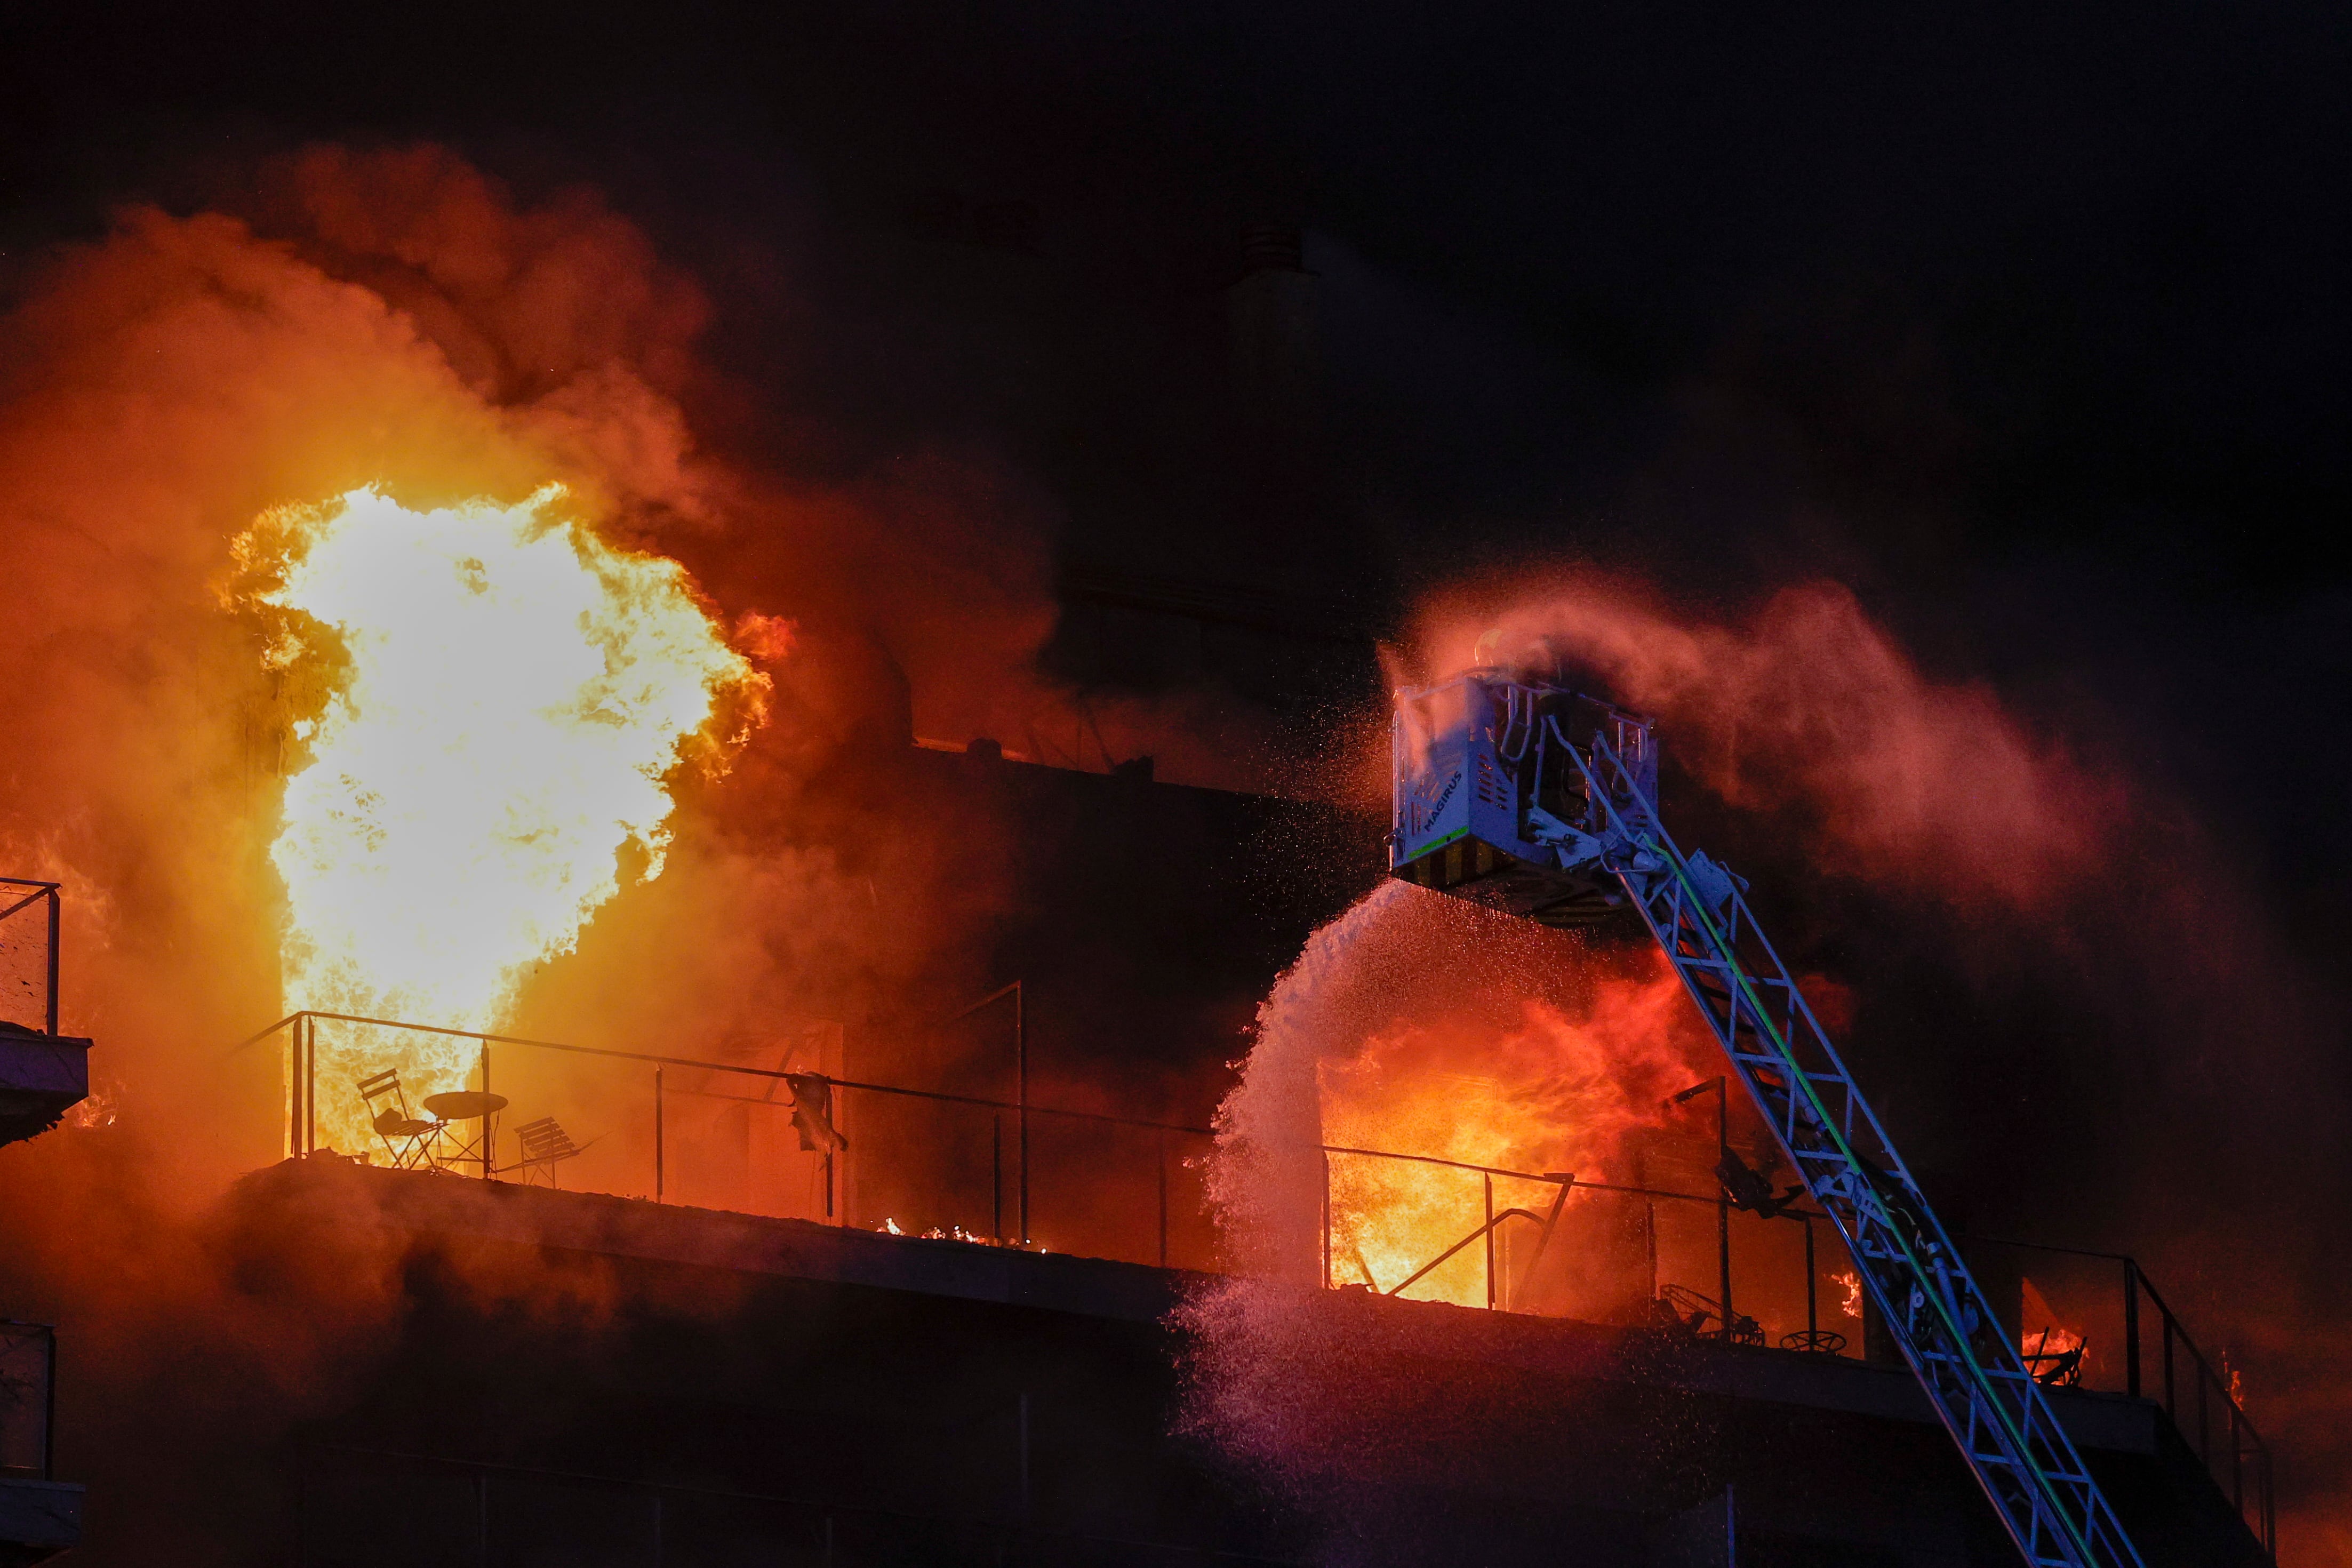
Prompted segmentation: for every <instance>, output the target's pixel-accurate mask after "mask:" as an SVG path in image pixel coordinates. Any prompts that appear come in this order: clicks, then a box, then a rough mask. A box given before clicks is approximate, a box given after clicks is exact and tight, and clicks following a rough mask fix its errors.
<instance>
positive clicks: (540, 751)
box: [236, 488, 759, 1120]
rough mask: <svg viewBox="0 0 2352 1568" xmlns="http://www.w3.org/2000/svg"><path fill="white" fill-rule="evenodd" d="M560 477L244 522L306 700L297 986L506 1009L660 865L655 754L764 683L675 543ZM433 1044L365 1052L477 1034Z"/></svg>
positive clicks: (339, 1000)
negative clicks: (605, 532)
mask: <svg viewBox="0 0 2352 1568" xmlns="http://www.w3.org/2000/svg"><path fill="white" fill-rule="evenodd" d="M561 500H562V491H561V490H560V489H553V488H550V489H544V490H541V492H539V493H538V494H536V495H534V496H532V497H530V499H529V500H526V501H524V502H522V503H521V504H520V505H515V506H500V505H498V504H495V503H493V502H489V501H471V502H467V503H466V504H464V505H460V506H455V507H446V508H442V509H439V510H432V511H423V512H419V511H412V510H408V509H407V508H405V507H403V506H401V505H399V504H398V503H397V502H395V501H394V500H391V499H389V498H388V497H386V496H384V495H383V494H381V493H379V492H378V491H376V490H373V489H361V490H354V491H352V492H351V493H350V494H348V495H346V496H343V497H341V499H340V500H335V501H332V502H330V503H328V504H327V505H325V506H321V507H316V508H299V509H288V510H279V511H275V512H271V513H269V514H268V515H266V516H264V517H263V518H262V519H260V520H259V521H257V523H256V524H255V525H254V527H253V528H252V530H251V531H248V532H247V534H246V535H245V536H244V537H243V538H241V539H240V540H238V542H237V545H236V550H237V558H238V563H239V566H240V567H241V568H242V577H241V580H240V584H239V587H240V592H239V593H238V595H236V602H237V603H238V604H239V605H241V606H243V607H245V608H247V610H249V611H252V612H254V613H255V614H257V616H259V617H260V618H261V620H262V621H263V623H264V625H265V627H266V630H267V632H268V647H267V649H266V653H265V656H264V657H265V659H266V662H267V663H268V666H269V667H270V668H271V669H272V671H273V672H275V673H276V674H277V675H278V677H279V679H280V684H281V689H282V690H284V691H285V692H287V693H289V704H288V705H289V708H290V709H291V710H292V712H291V715H290V717H291V720H292V723H291V737H292V739H291V745H290V747H289V753H290V754H289V774H290V776H289V778H288V779H287V784H286V796H285V819H284V823H283V826H282V827H281V829H280V831H279V833H278V838H277V841H276V843H275V844H274V846H273V847H272V848H271V854H270V858H271V860H272V862H273V864H274V865H275V866H276V867H277V868H278V874H279V875H280V876H281V877H282V878H283V879H284V880H285V885H286V894H287V928H286V933H285V938H284V942H283V959H284V984H285V1000H286V1004H287V1005H288V1006H289V1009H291V1008H315V1009H320V1010H323V1011H329V1012H341V1013H357V1014H365V1015H371V1016H379V1017H383V1016H391V1017H400V1018H404V1019H408V1020H412V1021H415V1022H420V1023H434V1024H440V1025H444V1026H456V1027H470V1028H485V1027H489V1026H493V1025H495V1024H496V1023H498V1022H499V1021H500V1014H501V1013H502V1012H503V1011H504V1010H505V1009H506V1008H507V1007H508V1005H509V1004H510V1002H511V1000H512V995H513V992H514V989H515V986H516V985H517V984H518V982H519V981H520V977H521V976H522V974H523V973H525V972H526V970H527V967H528V966H529V965H530V964H531V963H534V962H536V961H538V960H540V959H542V958H544V957H546V956H548V955H551V954H553V953H557V952H564V951H567V950H569V949H570V948H571V947H572V944H573V942H574V940H575V939H576V937H577V935H578V933H579V931H580V929H581V927H582V925H583V923H584V922H585V921H587V919H588V918H589V916H590V915H591V914H592V913H593V912H594V910H596V909H597V908H598V907H599V906H601V905H602V904H604V902H605V901H606V900H609V899H611V898H612V897H613V896H614V893H615V892H616V891H617V890H618V889H619V886H620V879H621V876H622V874H623V872H624V870H625V869H626V870H628V871H629V872H630V873H631V874H632V875H633V876H637V877H645V878H650V877H652V876H655V875H657V874H658V872H659V870H660V868H661V864H662V858H663V854H664V851H665V849H666V847H667V842H668V831H669V829H668V821H669V816H670V813H671V799H670V795H669V793H668V790H667V787H666V785H665V778H666V776H667V775H668V774H669V773H670V772H671V771H672V770H673V769H674V768H676V767H677V765H678V764H679V763H680V762H681V760H682V759H683V758H685V757H687V756H688V755H689V754H690V752H693V751H695V750H697V749H699V750H700V752H702V753H703V754H705V755H710V756H716V755H717V754H718V752H719V745H718V742H719V740H720V738H719V737H713V736H710V735H709V734H708V731H709V728H710V726H711V724H712V718H713V713H714V710H716V709H717V707H718V706H719V698H720V697H721V696H722V695H724V694H728V693H730V692H732V693H737V694H740V695H745V696H751V697H756V689H755V687H756V682H757V681H758V679H759V678H758V677H757V676H755V675H754V674H753V673H752V672H751V668H750V667H749V666H748V665H747V664H746V663H745V661H744V660H743V659H742V658H740V656H739V655H737V654H736V653H735V652H733V651H732V650H731V649H730V648H729V647H727V645H726V643H725V642H724V641H723V640H722V638H721V637H720V636H719V631H718V629H717V628H716V627H715V626H713V625H712V624H711V622H710V619H709V616H707V615H706V614H705V613H704V611H703V609H702V607H701V605H699V604H698V602H697V601H696V598H695V595H694V594H693V591H692V589H691V586H690V585H689V584H688V580H687V577H686V574H685V572H684V569H683V568H681V567H680V566H679V565H678V564H677V563H675V562H672V561H667V560H663V559H660V558H658V557H653V556H645V555H633V554H629V553H626V552H621V551H618V550H614V549H613V548H612V547H611V546H609V545H607V544H605V543H604V542H602V541H600V540H599V539H597V538H596V537H595V535H594V534H593V533H592V532H590V531H588V530H587V529H586V528H584V527H583V526H582V525H580V524H579V523H577V522H574V521H568V520H566V519H564V518H562V517H561V516H560V515H559V514H558V512H557V510H556V509H557V507H558V505H559V503H560V502H561ZM304 693H308V694H309V696H308V700H304V697H303V695H302V694H304ZM698 738H699V743H698ZM431 1055H432V1053H431V1050H430V1048H429V1047H404V1052H403V1055H402V1058H401V1059H400V1060H399V1061H397V1062H394V1061H392V1060H383V1061H371V1062H369V1063H368V1064H366V1066H367V1069H368V1070H374V1069H378V1068H384V1067H389V1066H395V1065H397V1066H400V1067H402V1068H405V1069H408V1070H409V1071H410V1073H411V1076H414V1077H417V1078H418V1079H419V1081H420V1087H424V1088H437V1087H440V1085H438V1084H437V1083H434V1082H431V1081H430V1080H431V1079H435V1078H436V1077H437V1076H446V1077H449V1078H451V1079H456V1078H457V1076H458V1075H459V1074H460V1073H461V1072H462V1071H463V1070H464V1068H465V1067H466V1066H467V1065H470V1062H471V1058H472V1055H473V1052H472V1048H471V1047H470V1046H469V1045H465V1044H461V1043H457V1042H453V1043H452V1044H451V1046H450V1047H449V1050H448V1054H447V1059H446V1060H435V1059H427V1058H430V1057H431ZM353 1065H354V1066H357V1065H358V1064H356V1063H355V1064H353ZM420 1069H421V1070H420ZM322 1070H323V1071H324V1072H325V1073H326V1074H327V1075H328V1076H330V1077H332V1076H336V1075H335V1072H334V1068H331V1067H325V1068H322ZM354 1076H358V1077H363V1076H366V1074H365V1071H360V1072H358V1073H356V1074H355V1075H354ZM338 1098H342V1097H332V1096H330V1097H329V1098H328V1100H327V1101H326V1103H325V1104H324V1105H322V1108H321V1109H322V1110H330V1111H331V1110H333V1108H334V1105H335V1103H336V1100H337V1099H338ZM350 1098H351V1099H352V1107H351V1109H352V1110H353V1113H354V1120H356V1119H357V1118H356V1109H357V1107H358V1100H356V1098H355V1097H350Z"/></svg>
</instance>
